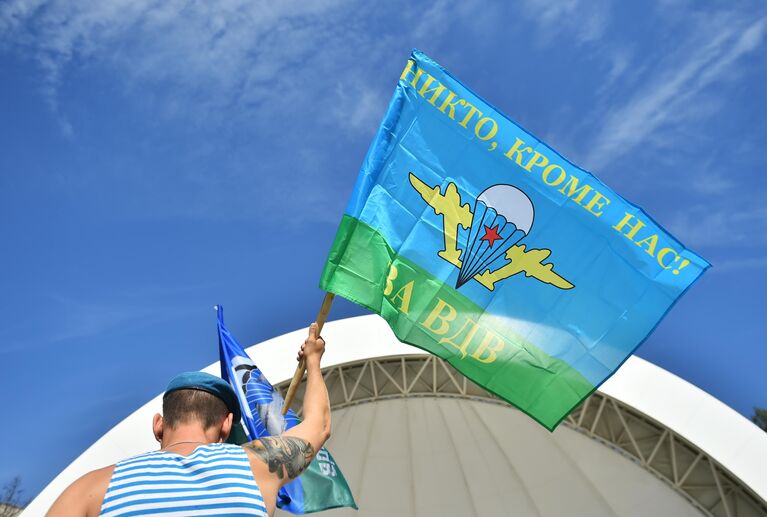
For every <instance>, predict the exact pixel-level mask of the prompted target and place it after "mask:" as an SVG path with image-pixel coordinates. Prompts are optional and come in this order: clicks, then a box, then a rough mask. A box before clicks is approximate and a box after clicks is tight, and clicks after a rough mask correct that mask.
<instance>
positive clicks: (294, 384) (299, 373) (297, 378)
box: [282, 293, 336, 415]
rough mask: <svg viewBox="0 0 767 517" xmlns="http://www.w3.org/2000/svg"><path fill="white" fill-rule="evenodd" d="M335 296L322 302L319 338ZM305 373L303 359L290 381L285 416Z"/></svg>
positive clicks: (330, 294)
mask: <svg viewBox="0 0 767 517" xmlns="http://www.w3.org/2000/svg"><path fill="white" fill-rule="evenodd" d="M335 296H336V295H334V294H333V293H325V299H324V300H322V307H320V312H319V314H317V320H316V322H317V337H319V335H320V332H322V326H323V325H324V324H325V320H327V319H328V313H329V312H330V306H331V305H333V298H335ZM305 371H306V361H305V360H304V358H303V357H302V358H301V360H300V361H299V362H298V366H296V371H295V372H294V373H293V380H291V381H290V386H288V392H287V393H286V394H285V403H284V404H283V406H282V414H283V415H285V414H286V413H287V412H288V409H290V404H292V403H293V399H294V398H295V397H296V390H298V385H299V384H301V379H303V377H304V372H305Z"/></svg>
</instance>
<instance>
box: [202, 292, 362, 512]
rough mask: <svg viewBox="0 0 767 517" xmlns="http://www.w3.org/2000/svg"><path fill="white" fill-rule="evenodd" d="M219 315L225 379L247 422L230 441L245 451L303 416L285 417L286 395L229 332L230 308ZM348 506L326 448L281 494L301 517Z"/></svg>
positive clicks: (282, 504) (281, 504) (281, 503)
mask: <svg viewBox="0 0 767 517" xmlns="http://www.w3.org/2000/svg"><path fill="white" fill-rule="evenodd" d="M216 310H217V312H218V345H219V356H220V360H221V361H220V362H221V378H222V379H224V380H225V381H227V382H228V383H229V384H230V385H231V386H232V388H233V389H234V392H235V393H236V394H237V398H238V400H239V401H240V409H242V422H241V424H240V423H238V425H236V426H235V428H234V430H233V431H234V432H233V433H232V436H230V440H229V441H230V442H231V443H236V444H238V445H242V444H243V443H245V442H247V441H251V440H256V439H258V438H263V437H264V436H276V435H279V434H281V433H283V432H284V431H285V430H287V429H290V428H291V427H293V426H294V425H297V424H298V423H299V422H300V420H299V418H298V416H296V414H295V413H294V412H293V410H289V411H288V413H287V414H286V415H285V416H283V415H282V406H283V405H284V400H283V398H282V395H280V392H279V391H277V390H275V389H274V387H272V385H271V384H270V383H269V381H268V380H267V379H266V377H265V376H264V374H263V373H262V372H261V370H259V369H258V367H257V366H256V364H255V363H254V362H253V360H252V359H251V358H250V356H248V354H247V352H245V350H244V349H243V348H242V346H241V345H240V343H238V342H237V340H236V339H235V338H234V336H233V335H232V334H231V333H230V332H229V330H227V328H226V327H225V326H224V308H223V307H222V306H220V305H218V306H216ZM342 506H348V507H351V508H354V509H356V508H357V505H356V503H355V502H354V497H353V496H352V492H351V490H350V489H349V485H348V484H347V483H346V479H345V478H344V475H343V474H342V473H341V469H339V468H338V465H337V464H336V462H335V460H334V459H333V456H331V455H330V452H328V450H327V449H326V448H325V447H323V448H322V449H320V450H319V452H317V456H315V458H314V459H313V460H312V462H311V463H310V464H309V468H307V469H306V470H305V471H304V472H303V474H301V475H300V476H299V477H298V478H296V479H294V480H293V481H291V482H290V483H288V484H287V485H285V486H283V487H282V488H280V490H279V492H278V494H277V507H278V508H280V509H282V510H286V511H288V512H291V513H295V514H299V515H302V514H306V513H313V512H319V511H322V510H327V509H330V508H339V507H342Z"/></svg>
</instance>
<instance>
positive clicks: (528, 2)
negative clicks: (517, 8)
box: [521, 0, 609, 43]
mask: <svg viewBox="0 0 767 517" xmlns="http://www.w3.org/2000/svg"><path fill="white" fill-rule="evenodd" d="M521 5H522V9H523V12H524V13H525V15H526V16H527V17H528V18H530V19H532V20H534V21H535V22H536V23H537V24H538V25H539V27H540V30H539V31H538V35H539V37H540V38H541V39H542V41H543V42H544V43H549V42H551V41H552V40H553V38H554V36H555V35H559V34H561V33H562V32H566V33H569V34H571V35H572V36H574V37H575V40H576V41H577V42H579V43H588V42H592V41H596V40H598V39H599V38H600V37H601V36H602V34H604V31H605V28H606V26H607V23H608V21H609V4H608V3H607V2H604V1H602V0H599V1H591V0H559V1H556V2H552V1H550V0H525V1H524V2H522V4H521Z"/></svg>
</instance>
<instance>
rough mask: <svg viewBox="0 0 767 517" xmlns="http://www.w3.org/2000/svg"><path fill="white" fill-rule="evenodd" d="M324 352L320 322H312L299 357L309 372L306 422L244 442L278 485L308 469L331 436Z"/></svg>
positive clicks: (307, 378)
mask: <svg viewBox="0 0 767 517" xmlns="http://www.w3.org/2000/svg"><path fill="white" fill-rule="evenodd" d="M324 351H325V341H324V340H323V339H322V338H321V337H319V336H317V324H316V323H313V324H312V326H311V327H309V337H308V338H307V339H306V341H304V344H303V345H302V346H301V351H300V352H299V354H298V358H299V360H300V359H301V358H302V357H303V358H304V359H305V360H306V371H307V377H306V393H305V395H304V409H303V422H301V423H300V424H298V425H297V426H295V427H293V428H291V429H289V430H288V431H286V432H285V433H283V434H281V435H280V436H269V437H265V438H261V439H260V440H255V441H253V442H250V443H247V444H245V445H243V447H245V450H247V451H249V452H251V453H253V454H254V455H255V457H256V458H258V460H260V461H261V462H263V463H264V464H266V466H267V467H268V470H269V472H270V473H271V474H272V476H274V477H272V479H273V480H274V482H275V483H276V484H277V485H278V486H281V485H284V484H286V483H288V482H290V481H291V480H293V479H295V478H296V477H298V476H299V475H300V474H301V473H302V472H303V471H304V470H306V468H307V467H308V466H309V464H310V463H311V461H312V459H314V456H315V454H317V452H318V451H319V450H320V449H321V448H322V446H323V445H324V444H325V442H326V441H327V439H328V438H329V437H330V400H329V399H328V390H327V388H326V387H325V380H324V379H323V378H322V372H321V371H320V359H321V358H322V354H323V353H324ZM254 468H255V467H254ZM263 481H266V480H263ZM263 481H262V482H263ZM270 483H271V482H270Z"/></svg>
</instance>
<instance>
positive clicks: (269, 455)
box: [243, 436, 314, 479]
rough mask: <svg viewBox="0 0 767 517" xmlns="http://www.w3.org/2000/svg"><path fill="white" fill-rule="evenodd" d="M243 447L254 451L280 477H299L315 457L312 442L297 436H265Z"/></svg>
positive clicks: (270, 470)
mask: <svg viewBox="0 0 767 517" xmlns="http://www.w3.org/2000/svg"><path fill="white" fill-rule="evenodd" d="M243 447H247V448H248V449H250V450H251V451H253V452H254V453H255V454H256V456H258V457H259V458H260V459H261V460H262V461H263V462H264V463H266V464H267V465H268V466H269V472H272V473H276V474H277V477H279V478H280V479H282V478H283V477H284V475H285V474H287V476H288V478H289V479H294V478H297V477H298V475H299V474H301V472H303V471H304V469H306V467H308V466H309V463H311V462H312V458H313V457H314V447H312V444H310V443H309V442H307V441H306V440H302V439H301V438H297V437H295V436H265V437H264V438H261V439H259V440H256V441H253V442H249V443H246V444H245V445H243Z"/></svg>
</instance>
